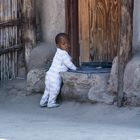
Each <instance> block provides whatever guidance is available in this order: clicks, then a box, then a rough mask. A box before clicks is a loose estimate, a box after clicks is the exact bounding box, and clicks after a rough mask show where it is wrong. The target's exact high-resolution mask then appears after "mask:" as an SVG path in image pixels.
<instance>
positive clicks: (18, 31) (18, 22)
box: [0, 0, 23, 81]
mask: <svg viewBox="0 0 140 140" xmlns="http://www.w3.org/2000/svg"><path fill="white" fill-rule="evenodd" d="M22 6H23V0H0V81H5V80H8V79H14V78H15V77H16V76H17V75H18V54H19V50H21V48H22V46H23V44H22V13H21V11H22Z"/></svg>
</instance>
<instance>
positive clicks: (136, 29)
mask: <svg viewBox="0 0 140 140" xmlns="http://www.w3.org/2000/svg"><path fill="white" fill-rule="evenodd" d="M133 50H134V53H136V52H138V51H139V52H140V0H134V15H133Z"/></svg>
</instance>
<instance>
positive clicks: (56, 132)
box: [0, 80, 140, 140]
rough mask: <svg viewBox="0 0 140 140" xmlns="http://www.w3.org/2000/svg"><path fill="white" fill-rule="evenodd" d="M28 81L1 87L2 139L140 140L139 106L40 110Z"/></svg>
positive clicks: (79, 105)
mask: <svg viewBox="0 0 140 140" xmlns="http://www.w3.org/2000/svg"><path fill="white" fill-rule="evenodd" d="M25 92H26V91H25V81H24V80H16V81H10V82H9V83H8V84H6V86H5V87H3V88H2V87H1V88H0V140H140V107H122V108H117V107H116V106H115V105H103V104H87V103H76V102H64V101H63V102H62V103H61V106H60V107H58V108H54V109H48V108H40V107H39V100H40V98H41V95H31V96H25Z"/></svg>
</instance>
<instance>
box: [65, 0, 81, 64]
mask: <svg viewBox="0 0 140 140" xmlns="http://www.w3.org/2000/svg"><path fill="white" fill-rule="evenodd" d="M65 17H66V32H67V33H68V35H69V37H70V43H71V50H70V53H71V55H72V57H73V62H74V63H75V64H76V65H77V66H78V65H79V56H80V50H79V29H78V0H65Z"/></svg>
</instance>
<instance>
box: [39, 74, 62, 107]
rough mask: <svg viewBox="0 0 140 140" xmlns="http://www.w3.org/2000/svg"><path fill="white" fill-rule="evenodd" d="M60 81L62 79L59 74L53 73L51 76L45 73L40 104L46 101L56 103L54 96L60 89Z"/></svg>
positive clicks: (55, 96)
mask: <svg viewBox="0 0 140 140" xmlns="http://www.w3.org/2000/svg"><path fill="white" fill-rule="evenodd" d="M61 82H62V80H61V77H60V75H59V74H56V75H55V74H54V75H53V77H51V76H50V75H49V74H47V73H46V76H45V91H44V94H43V96H42V98H41V101H40V105H44V104H46V103H48V104H54V103H56V98H57V96H58V94H59V91H60V86H61Z"/></svg>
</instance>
